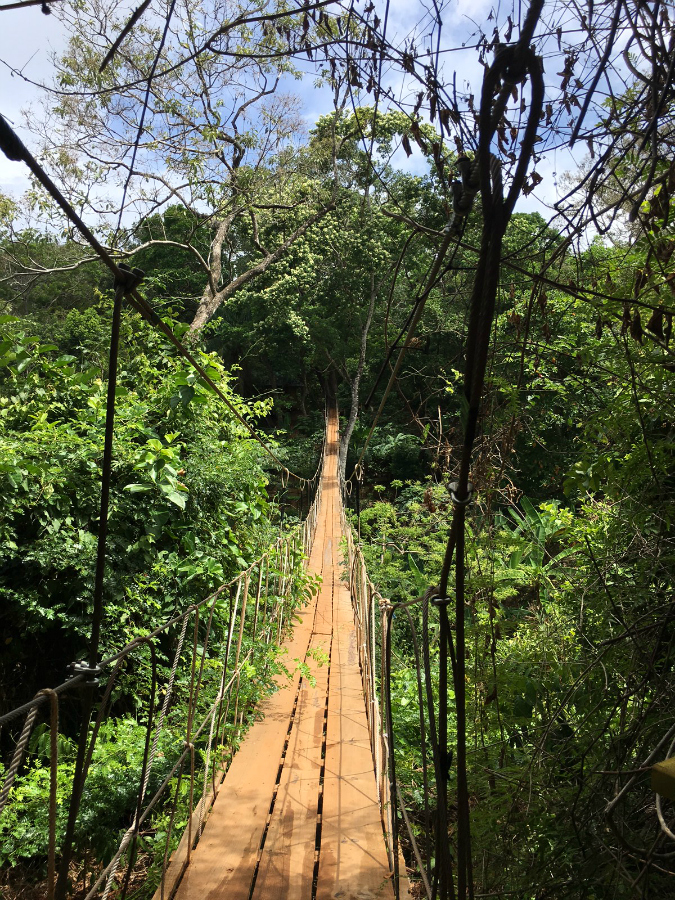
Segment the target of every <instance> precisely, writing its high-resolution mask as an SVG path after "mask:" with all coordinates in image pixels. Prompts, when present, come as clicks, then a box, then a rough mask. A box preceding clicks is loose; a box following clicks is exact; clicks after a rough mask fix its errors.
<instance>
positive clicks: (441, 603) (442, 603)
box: [431, 597, 455, 606]
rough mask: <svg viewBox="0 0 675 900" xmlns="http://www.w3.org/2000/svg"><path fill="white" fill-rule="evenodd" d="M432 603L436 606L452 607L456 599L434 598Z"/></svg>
mask: <svg viewBox="0 0 675 900" xmlns="http://www.w3.org/2000/svg"><path fill="white" fill-rule="evenodd" d="M431 602H432V603H433V604H434V606H450V604H451V603H454V602H455V599H454V597H432V598H431Z"/></svg>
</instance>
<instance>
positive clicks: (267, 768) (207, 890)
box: [157, 609, 314, 900]
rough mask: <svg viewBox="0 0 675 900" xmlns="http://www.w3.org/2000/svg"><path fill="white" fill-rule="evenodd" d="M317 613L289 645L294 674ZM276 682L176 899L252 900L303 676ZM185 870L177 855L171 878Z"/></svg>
mask: <svg viewBox="0 0 675 900" xmlns="http://www.w3.org/2000/svg"><path fill="white" fill-rule="evenodd" d="M313 614H314V610H313V609H309V610H307V611H306V612H305V613H304V614H303V615H302V623H301V624H299V625H297V626H296V628H295V631H294V634H293V638H292V640H291V641H290V642H289V644H288V645H287V650H288V660H289V666H288V668H289V669H291V670H292V664H290V661H291V660H293V659H295V658H300V659H304V657H305V653H306V650H307V646H308V643H309V639H310V637H311V628H312V621H313ZM275 680H276V682H277V684H278V685H279V690H278V691H277V693H275V694H273V695H272V696H271V697H269V698H267V699H266V700H265V701H263V703H261V705H260V712H261V713H262V715H263V716H264V718H263V720H262V721H260V722H257V723H256V724H255V725H254V726H253V727H252V728H251V729H250V730H249V732H248V734H247V735H246V737H245V738H244V740H243V742H242V744H241V747H240V748H239V750H238V751H237V753H236V754H235V757H234V759H233V760H232V764H231V766H230V768H229V770H228V773H227V777H226V778H225V781H224V782H223V785H222V787H221V790H220V792H219V794H218V798H217V800H216V802H215V803H214V805H213V809H212V811H211V815H210V816H209V818H208V821H207V823H206V827H205V829H204V832H203V834H202V837H201V839H200V841H199V844H198V845H197V847H196V849H195V850H194V851H193V854H192V859H191V862H190V865H189V867H188V868H187V870H186V871H185V874H184V875H183V878H182V881H181V883H180V885H179V887H178V891H177V893H176V898H177V900H204V897H205V896H206V895H211V896H212V897H213V898H217V897H227V898H228V900H229V898H231V900H238V898H239V897H241V898H242V900H246V898H248V892H249V889H250V885H251V880H252V877H253V872H254V870H255V864H256V861H257V858H258V850H259V848H260V842H261V839H262V836H263V833H264V829H265V825H266V824H267V817H268V814H269V808H270V802H271V799H272V794H273V791H274V786H275V784H276V780H277V775H278V771H279V764H280V760H281V754H282V752H283V747H284V743H285V741H286V737H287V734H288V726H289V721H290V716H291V712H292V710H293V704H294V702H295V697H296V694H297V690H298V683H299V680H300V675H299V673H297V672H296V673H295V674H294V676H293V678H292V679H291V680H290V682H289V681H288V680H286V679H284V678H283V677H282V676H277V678H276V679H275ZM183 866H184V859H181V858H180V856H179V855H178V854H177V853H175V854H174V856H173V858H172V860H171V864H170V866H169V870H168V871H167V878H169V879H171V880H173V877H172V870H173V871H174V872H175V871H176V869H180V868H182V867H183ZM157 896H159V895H157ZM165 896H166V895H165Z"/></svg>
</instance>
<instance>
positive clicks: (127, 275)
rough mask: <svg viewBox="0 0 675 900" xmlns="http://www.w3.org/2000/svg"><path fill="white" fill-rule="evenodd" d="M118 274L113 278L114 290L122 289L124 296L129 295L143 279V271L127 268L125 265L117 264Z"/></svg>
mask: <svg viewBox="0 0 675 900" xmlns="http://www.w3.org/2000/svg"><path fill="white" fill-rule="evenodd" d="M117 269H118V274H117V275H116V276H115V290H117V289H118V288H124V293H125V294H130V293H131V292H132V291H133V290H135V289H136V288H137V287H138V285H139V284H140V283H141V281H143V279H144V278H145V272H144V271H143V269H138V268H134V269H132V268H131V266H128V265H127V264H126V263H118V264H117Z"/></svg>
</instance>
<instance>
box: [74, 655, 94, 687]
mask: <svg viewBox="0 0 675 900" xmlns="http://www.w3.org/2000/svg"><path fill="white" fill-rule="evenodd" d="M68 671H69V672H70V675H69V677H70V678H77V677H78V676H80V675H83V676H84V678H85V683H86V684H87V685H88V686H89V685H90V686H91V687H96V685H97V684H98V676H99V675H100V674H101V667H100V666H94V667H93V668H92V667H91V666H90V665H89V663H88V662H87V661H86V660H84V659H78V660H76V661H75V662H72V663H71V664H70V665H69V666H68Z"/></svg>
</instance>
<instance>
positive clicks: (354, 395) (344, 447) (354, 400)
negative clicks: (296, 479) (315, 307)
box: [338, 273, 377, 478]
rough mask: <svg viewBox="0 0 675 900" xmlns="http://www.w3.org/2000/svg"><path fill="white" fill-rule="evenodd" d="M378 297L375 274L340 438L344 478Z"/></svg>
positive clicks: (371, 282) (371, 278)
mask: <svg viewBox="0 0 675 900" xmlns="http://www.w3.org/2000/svg"><path fill="white" fill-rule="evenodd" d="M376 297H377V289H376V287H375V274H374V273H372V274H371V276H370V303H369V305H368V315H367V316H366V321H365V322H364V324H363V328H362V329H361V348H360V352H359V364H358V366H357V367H356V374H355V375H354V379H353V381H352V382H351V405H350V409H349V418H348V419H347V426H346V428H345V430H344V431H343V432H342V435H341V437H340V455H339V457H338V464H339V466H340V472H341V474H342V477H343V478H345V477H346V474H347V452H348V450H349V442H350V440H351V439H352V434H353V432H354V426H355V425H356V420H357V418H358V415H359V389H360V387H361V377H362V375H363V370H364V368H365V365H366V348H367V346H368V332H369V331H370V325H371V323H372V321H373V312H374V310H375V298H376Z"/></svg>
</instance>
